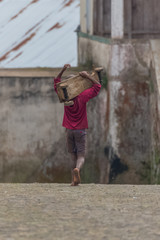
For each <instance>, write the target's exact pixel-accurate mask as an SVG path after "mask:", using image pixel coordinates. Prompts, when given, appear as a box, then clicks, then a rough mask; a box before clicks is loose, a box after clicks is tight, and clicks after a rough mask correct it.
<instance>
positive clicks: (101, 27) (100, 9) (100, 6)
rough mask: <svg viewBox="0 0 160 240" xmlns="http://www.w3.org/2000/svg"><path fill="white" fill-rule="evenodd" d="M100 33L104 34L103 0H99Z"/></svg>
mask: <svg viewBox="0 0 160 240" xmlns="http://www.w3.org/2000/svg"><path fill="white" fill-rule="evenodd" d="M97 9H98V19H97V20H98V33H99V35H100V36H103V0H99V1H98V8H97Z"/></svg>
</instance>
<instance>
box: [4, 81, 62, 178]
mask: <svg viewBox="0 0 160 240" xmlns="http://www.w3.org/2000/svg"><path fill="white" fill-rule="evenodd" d="M62 112H63V106H62V105H61V104H59V102H58V98H57V96H56V94H55V92H54V90H53V79H52V78H18V77H14V78H11V77H8V78H7V77H1V78H0V132H1V134H0V163H1V164H0V176H1V179H0V180H1V181H20V182H21V181H22V182H23V181H32V179H35V173H36V172H37V170H38V167H39V165H40V164H41V162H42V161H43V160H44V159H45V158H46V157H47V156H48V154H49V153H50V152H51V149H52V145H53V144H54V143H55V142H56V141H58V140H59V139H60V138H61V135H62V133H64V129H63V128H62V127H61V122H62Z"/></svg>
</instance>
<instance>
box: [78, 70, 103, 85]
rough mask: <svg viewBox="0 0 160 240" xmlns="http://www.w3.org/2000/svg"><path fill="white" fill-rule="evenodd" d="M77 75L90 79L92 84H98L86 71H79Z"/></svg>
mask: <svg viewBox="0 0 160 240" xmlns="http://www.w3.org/2000/svg"><path fill="white" fill-rule="evenodd" d="M79 75H80V76H81V77H84V78H87V79H88V80H90V81H91V82H92V83H93V84H100V82H98V81H96V80H95V79H94V78H93V77H91V76H90V75H89V74H88V73H87V72H86V71H83V72H80V73H79Z"/></svg>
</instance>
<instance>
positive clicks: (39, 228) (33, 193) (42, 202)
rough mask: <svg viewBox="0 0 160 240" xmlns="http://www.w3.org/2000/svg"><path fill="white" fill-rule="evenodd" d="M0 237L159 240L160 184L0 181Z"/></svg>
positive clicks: (8, 239)
mask: <svg viewBox="0 0 160 240" xmlns="http://www.w3.org/2000/svg"><path fill="white" fill-rule="evenodd" d="M0 193H1V194H0V240H23V239H26V240H40V239H45V240H56V239H65V240H68V239H69V240H81V239H87V240H88V239H89V240H90V239H96V240H99V239H103V240H124V239H125V240H131V239H135V240H143V239H144V240H159V239H160V201H159V200H160V185H99V184H97V185H95V184H82V185H80V186H78V187H71V186H70V185H68V184H38V183H33V184H0Z"/></svg>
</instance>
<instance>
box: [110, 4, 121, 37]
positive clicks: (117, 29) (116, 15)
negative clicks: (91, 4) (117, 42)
mask: <svg viewBox="0 0 160 240" xmlns="http://www.w3.org/2000/svg"><path fill="white" fill-rule="evenodd" d="M111 36H112V38H113V39H122V38H123V36H124V0H112V1H111Z"/></svg>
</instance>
